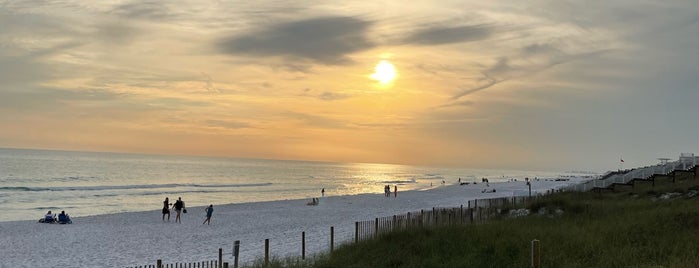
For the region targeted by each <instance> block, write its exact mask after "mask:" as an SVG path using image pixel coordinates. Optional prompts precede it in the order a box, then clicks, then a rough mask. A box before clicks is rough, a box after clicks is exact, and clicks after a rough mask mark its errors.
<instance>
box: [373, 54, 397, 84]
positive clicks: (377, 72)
mask: <svg viewBox="0 0 699 268" xmlns="http://www.w3.org/2000/svg"><path fill="white" fill-rule="evenodd" d="M370 77H371V79H373V80H376V81H379V82H380V83H381V84H388V83H390V82H392V81H393V80H394V79H395V78H396V68H395V67H394V66H393V64H391V63H390V62H388V61H387V60H381V61H380V62H379V63H378V64H377V65H376V67H374V73H373V74H371V76H370Z"/></svg>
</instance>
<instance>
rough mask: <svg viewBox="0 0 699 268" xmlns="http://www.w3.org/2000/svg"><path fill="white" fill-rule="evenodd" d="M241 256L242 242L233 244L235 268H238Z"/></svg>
mask: <svg viewBox="0 0 699 268" xmlns="http://www.w3.org/2000/svg"><path fill="white" fill-rule="evenodd" d="M239 255H240V240H235V243H234V244H233V268H238V256H239Z"/></svg>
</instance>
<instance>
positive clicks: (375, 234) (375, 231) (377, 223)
mask: <svg viewBox="0 0 699 268" xmlns="http://www.w3.org/2000/svg"><path fill="white" fill-rule="evenodd" d="M374 237H379V218H376V220H375V221H374Z"/></svg>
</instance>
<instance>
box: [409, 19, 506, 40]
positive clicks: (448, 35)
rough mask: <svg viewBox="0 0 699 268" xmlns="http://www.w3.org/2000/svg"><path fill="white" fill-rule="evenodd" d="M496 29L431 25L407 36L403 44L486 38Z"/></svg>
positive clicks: (479, 26) (480, 26) (488, 26)
mask: <svg viewBox="0 0 699 268" xmlns="http://www.w3.org/2000/svg"><path fill="white" fill-rule="evenodd" d="M495 31H496V27H495V26H493V25H485V24H481V25H466V26H459V27H443V26H438V27H431V28H426V29H423V30H420V31H417V32H415V33H413V34H411V35H410V36H408V37H407V38H405V39H404V40H403V41H402V43H403V44H418V45H443V44H453V43H464V42H473V41H479V40H484V39H487V38H488V37H490V36H492V34H493V33H494V32H495Z"/></svg>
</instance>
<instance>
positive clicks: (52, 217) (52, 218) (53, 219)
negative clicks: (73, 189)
mask: <svg viewBox="0 0 699 268" xmlns="http://www.w3.org/2000/svg"><path fill="white" fill-rule="evenodd" d="M39 222H42V223H60V224H68V223H73V221H72V220H71V219H70V216H68V214H66V212H65V211H61V214H58V216H56V214H55V213H51V211H50V210H49V212H47V213H46V215H44V217H43V218H41V219H39Z"/></svg>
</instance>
